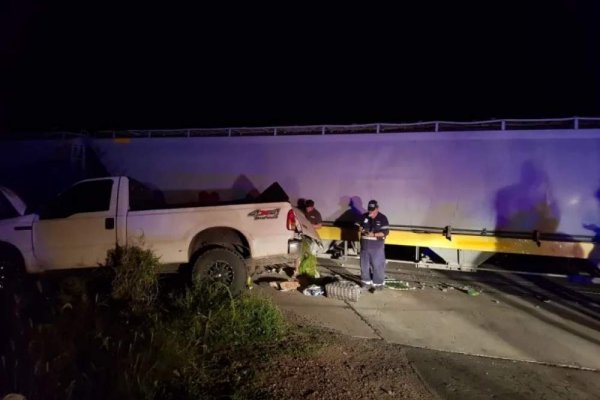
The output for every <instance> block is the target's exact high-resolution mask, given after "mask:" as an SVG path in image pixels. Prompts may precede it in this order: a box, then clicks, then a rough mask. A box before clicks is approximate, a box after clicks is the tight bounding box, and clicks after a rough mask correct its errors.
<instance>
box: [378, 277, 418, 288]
mask: <svg viewBox="0 0 600 400" xmlns="http://www.w3.org/2000/svg"><path fill="white" fill-rule="evenodd" d="M385 286H386V287H387V288H389V289H392V290H415V289H416V287H414V286H411V285H410V283H408V282H406V281H401V280H398V279H386V280H385Z"/></svg>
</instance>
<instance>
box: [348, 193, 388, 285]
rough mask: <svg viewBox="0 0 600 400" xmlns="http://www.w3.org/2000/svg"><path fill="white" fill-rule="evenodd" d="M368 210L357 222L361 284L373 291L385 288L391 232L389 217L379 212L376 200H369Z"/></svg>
mask: <svg viewBox="0 0 600 400" xmlns="http://www.w3.org/2000/svg"><path fill="white" fill-rule="evenodd" d="M367 209H368V212H367V213H365V214H363V216H362V218H361V220H360V221H359V222H357V223H356V225H357V226H358V227H359V228H360V233H361V240H360V246H361V250H360V275H361V278H360V279H361V286H362V287H363V288H370V290H371V292H375V291H379V290H383V284H384V279H385V251H384V248H385V247H384V241H385V237H386V236H387V235H388V233H389V232H390V227H389V223H388V219H387V217H386V216H385V215H383V214H382V213H380V212H379V204H377V201H376V200H371V201H369V205H368V206H367Z"/></svg>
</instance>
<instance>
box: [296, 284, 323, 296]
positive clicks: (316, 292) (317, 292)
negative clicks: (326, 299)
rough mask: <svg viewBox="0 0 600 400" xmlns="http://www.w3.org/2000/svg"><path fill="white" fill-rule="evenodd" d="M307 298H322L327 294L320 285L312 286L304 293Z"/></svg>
mask: <svg viewBox="0 0 600 400" xmlns="http://www.w3.org/2000/svg"><path fill="white" fill-rule="evenodd" d="M302 293H303V294H304V295H305V296H321V295H323V294H324V293H325V291H324V290H323V288H322V287H321V286H319V285H310V286H309V287H307V288H306V289H304V291H303V292H302Z"/></svg>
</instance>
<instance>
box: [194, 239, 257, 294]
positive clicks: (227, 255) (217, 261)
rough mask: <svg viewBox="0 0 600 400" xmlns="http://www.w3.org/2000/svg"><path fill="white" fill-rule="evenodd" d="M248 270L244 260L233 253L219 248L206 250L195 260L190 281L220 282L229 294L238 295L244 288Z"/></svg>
mask: <svg viewBox="0 0 600 400" xmlns="http://www.w3.org/2000/svg"><path fill="white" fill-rule="evenodd" d="M247 278H248V268H247V267H246V263H245V262H244V259H243V258H242V257H241V256H240V255H239V254H238V253H237V252H235V251H233V250H230V249H226V248H224V247H219V248H216V249H211V250H208V251H206V252H204V253H202V254H200V256H199V257H198V258H197V259H196V262H195V263H194V267H193V269H192V279H193V281H194V283H198V282H211V281H212V282H220V283H223V284H225V285H227V287H228V288H229V290H230V291H231V293H233V294H238V293H239V292H241V291H242V290H243V289H244V287H245V286H246V279H247Z"/></svg>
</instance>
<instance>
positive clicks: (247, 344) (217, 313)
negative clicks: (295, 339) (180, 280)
mask: <svg viewBox="0 0 600 400" xmlns="http://www.w3.org/2000/svg"><path fill="white" fill-rule="evenodd" d="M107 266H109V267H110V269H105V270H103V272H102V273H99V274H95V275H94V276H92V277H90V276H87V277H86V278H70V279H67V280H63V281H62V283H61V285H60V289H59V290H58V295H57V296H54V298H55V303H54V304H53V305H52V314H53V316H54V317H53V318H51V321H50V322H46V323H43V324H31V328H32V329H30V331H29V336H30V337H29V339H28V344H27V347H28V351H27V354H26V356H24V357H25V358H26V360H21V364H31V366H32V368H25V369H26V370H27V371H28V373H29V376H27V377H25V379H19V381H20V382H27V383H26V384H25V387H24V386H23V384H17V385H14V386H19V387H12V388H9V389H10V390H14V391H20V392H22V393H24V394H25V395H26V396H27V398H28V399H124V398H127V399H192V398H193V399H198V398H203V399H204V398H222V397H226V398H227V397H234V398H244V397H245V396H246V395H249V393H250V392H249V390H250V391H251V387H252V385H251V382H252V378H253V376H254V374H255V366H256V365H258V364H260V363H261V362H264V361H265V360H267V359H268V357H269V356H270V355H272V354H273V353H274V352H275V351H277V348H278V346H279V344H280V343H281V339H282V338H283V337H284V334H285V333H286V332H285V323H284V319H283V316H282V314H281V312H280V310H279V309H278V308H277V307H275V306H274V305H273V304H272V303H271V302H270V301H269V300H268V299H266V298H263V297H260V296H258V295H255V294H249V293H243V294H241V295H239V296H235V297H234V296H232V294H231V293H230V292H229V290H228V288H227V287H225V286H224V285H222V284H211V285H209V284H204V285H199V286H194V287H189V286H185V285H184V286H182V285H177V284H173V282H168V281H167V279H162V280H160V281H159V278H158V275H157V274H156V273H155V271H156V268H157V266H158V260H157V258H156V257H155V256H154V255H153V254H152V252H151V251H149V250H145V249H142V248H139V247H127V248H118V249H115V250H114V251H111V252H110V254H109V255H108V260H107ZM16 373H17V371H16V370H15V374H16ZM20 373H21V374H22V373H23V372H22V371H21V372H20ZM256 395H258V394H256ZM253 396H254V394H253Z"/></svg>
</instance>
